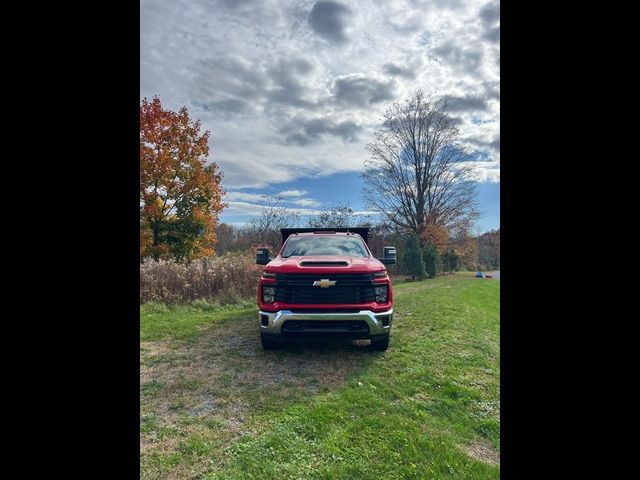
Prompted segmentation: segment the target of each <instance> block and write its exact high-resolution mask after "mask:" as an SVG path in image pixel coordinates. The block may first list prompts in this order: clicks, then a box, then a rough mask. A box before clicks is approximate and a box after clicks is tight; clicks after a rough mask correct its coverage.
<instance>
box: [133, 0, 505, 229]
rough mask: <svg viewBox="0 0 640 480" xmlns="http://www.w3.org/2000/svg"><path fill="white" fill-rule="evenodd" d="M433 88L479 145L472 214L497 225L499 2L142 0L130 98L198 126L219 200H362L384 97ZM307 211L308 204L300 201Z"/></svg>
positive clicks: (470, 142)
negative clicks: (220, 182)
mask: <svg viewBox="0 0 640 480" xmlns="http://www.w3.org/2000/svg"><path fill="white" fill-rule="evenodd" d="M418 89H421V90H423V91H424V92H425V93H426V94H427V95H428V96H432V97H437V98H444V99H446V101H447V106H448V109H447V110H448V113H449V114H451V115H452V116H453V117H454V118H455V120H456V125H457V126H458V128H459V130H460V140H461V142H462V143H463V144H464V146H465V147H467V148H468V150H469V151H471V152H475V153H476V154H477V156H476V159H477V160H478V164H477V168H476V169H475V172H474V177H473V178H475V179H476V180H477V181H478V185H479V189H478V190H479V194H480V195H479V204H480V205H479V206H480V210H481V211H482V212H484V215H483V217H482V218H481V219H480V221H479V222H478V224H479V227H480V229H481V230H482V231H484V230H487V229H493V228H497V227H498V226H499V215H500V212H499V193H500V187H499V185H500V2H499V0H447V1H444V0H384V1H383V0H141V1H140V99H142V98H145V97H146V98H152V97H154V96H156V95H157V96H159V98H160V100H161V101H162V104H163V106H164V107H165V108H168V109H171V110H177V109H179V108H181V107H182V106H186V107H187V108H188V110H189V113H190V115H191V117H192V118H194V119H198V120H200V121H201V123H202V127H203V129H206V130H209V131H210V132H211V136H210V139H209V146H210V151H211V154H210V157H209V160H210V161H211V160H213V161H215V162H216V163H217V164H218V166H219V167H220V169H221V170H222V171H223V172H224V185H225V188H226V189H227V190H228V191H229V197H228V199H227V201H228V202H229V204H230V207H229V208H228V209H227V210H225V211H224V212H223V213H222V216H221V220H222V221H225V222H230V223H243V222H246V221H247V220H248V219H249V218H250V217H251V216H252V215H256V214H258V213H259V212H260V200H261V199H260V194H262V193H271V194H278V193H281V192H286V195H285V196H284V198H285V199H286V200H287V202H286V205H287V206H289V207H291V208H293V209H295V210H298V209H301V210H303V213H305V212H306V213H310V212H313V211H317V209H318V208H322V207H325V206H332V205H335V204H336V203H339V202H344V203H348V204H349V205H350V206H351V208H353V209H354V210H356V211H362V210H364V206H363V205H362V198H361V189H362V181H361V179H360V176H359V174H360V173H362V171H363V170H364V162H365V160H367V156H368V155H367V152H366V149H365V146H366V144H367V143H369V142H371V141H372V140H373V138H374V133H375V131H376V130H377V129H378V128H379V127H380V125H381V118H382V114H383V113H384V110H385V108H387V107H388V106H390V105H391V104H392V103H393V102H395V101H402V100H404V99H406V98H408V97H409V96H411V95H413V94H414V93H415V91H416V90H418ZM305 209H306V210H305Z"/></svg>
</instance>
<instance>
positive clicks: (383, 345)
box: [371, 335, 389, 352]
mask: <svg viewBox="0 0 640 480" xmlns="http://www.w3.org/2000/svg"><path fill="white" fill-rule="evenodd" d="M371 346H372V347H373V349H374V350H381V351H383V352H384V351H385V350H386V349H387V348H389V335H385V336H384V337H383V338H381V339H376V340H371Z"/></svg>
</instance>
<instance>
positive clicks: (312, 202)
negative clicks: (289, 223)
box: [291, 198, 320, 207]
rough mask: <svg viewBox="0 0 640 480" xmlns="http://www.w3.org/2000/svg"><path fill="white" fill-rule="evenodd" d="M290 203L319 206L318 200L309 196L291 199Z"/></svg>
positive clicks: (302, 205)
mask: <svg viewBox="0 0 640 480" xmlns="http://www.w3.org/2000/svg"><path fill="white" fill-rule="evenodd" d="M291 203H293V204H294V205H300V206H301V207H318V206H320V202H318V201H317V200H312V199H310V198H300V199H298V200H291Z"/></svg>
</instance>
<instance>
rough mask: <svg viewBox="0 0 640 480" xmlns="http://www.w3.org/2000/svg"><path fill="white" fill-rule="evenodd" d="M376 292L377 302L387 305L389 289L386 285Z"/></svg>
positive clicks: (377, 288)
mask: <svg viewBox="0 0 640 480" xmlns="http://www.w3.org/2000/svg"><path fill="white" fill-rule="evenodd" d="M374 291H375V293H376V302H378V303H387V298H388V296H389V289H388V287H387V286H386V285H384V286H382V287H375V288H374Z"/></svg>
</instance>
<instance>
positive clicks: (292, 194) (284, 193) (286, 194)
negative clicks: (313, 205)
mask: <svg viewBox="0 0 640 480" xmlns="http://www.w3.org/2000/svg"><path fill="white" fill-rule="evenodd" d="M307 193H309V192H307V191H306V190H284V191H282V192H280V193H278V195H280V196H281V197H301V196H303V195H306V194H307Z"/></svg>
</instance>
